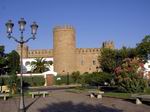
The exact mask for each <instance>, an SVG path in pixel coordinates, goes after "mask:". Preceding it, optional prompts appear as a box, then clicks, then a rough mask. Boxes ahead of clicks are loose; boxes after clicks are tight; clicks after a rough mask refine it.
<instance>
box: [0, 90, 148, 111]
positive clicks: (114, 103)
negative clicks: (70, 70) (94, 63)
mask: <svg viewBox="0 0 150 112" xmlns="http://www.w3.org/2000/svg"><path fill="white" fill-rule="evenodd" d="M18 102H19V99H18V98H11V99H8V100H7V101H3V100H2V99H0V112H17V109H18ZM25 104H26V109H27V112H150V106H148V105H143V104H142V105H136V104H134V103H131V102H128V101H124V100H121V99H113V98H107V97H104V98H103V99H96V98H92V99H91V98H89V96H87V95H86V94H77V93H71V92H64V91H53V92H51V93H50V96H48V97H46V98H42V97H38V96H37V97H36V98H34V99H31V97H25Z"/></svg>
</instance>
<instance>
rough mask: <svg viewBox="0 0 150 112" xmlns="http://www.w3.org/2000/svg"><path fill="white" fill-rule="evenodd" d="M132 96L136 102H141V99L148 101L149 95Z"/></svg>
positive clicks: (149, 99)
mask: <svg viewBox="0 0 150 112" xmlns="http://www.w3.org/2000/svg"><path fill="white" fill-rule="evenodd" d="M131 97H132V98H135V99H136V104H138V105H139V104H142V101H150V95H137V94H133V95H131Z"/></svg>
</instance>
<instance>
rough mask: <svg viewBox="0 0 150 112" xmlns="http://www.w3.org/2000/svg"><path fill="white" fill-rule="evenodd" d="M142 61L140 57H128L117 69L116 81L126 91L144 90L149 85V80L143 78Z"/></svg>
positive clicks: (136, 91)
mask: <svg viewBox="0 0 150 112" xmlns="http://www.w3.org/2000/svg"><path fill="white" fill-rule="evenodd" d="M142 65H143V64H142V62H141V60H140V59H138V58H134V59H130V58H127V59H125V60H124V62H123V63H122V64H121V65H120V66H119V67H117V68H116V69H115V83H116V85H117V86H119V87H120V88H121V89H122V90H123V91H124V92H130V93H138V92H143V91H144V89H145V88H146V87H147V81H146V80H145V79H143V71H142V69H141V70H140V71H139V70H138V69H139V68H140V67H141V68H142V67H143V66H142Z"/></svg>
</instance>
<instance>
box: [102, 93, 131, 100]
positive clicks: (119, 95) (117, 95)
mask: <svg viewBox="0 0 150 112" xmlns="http://www.w3.org/2000/svg"><path fill="white" fill-rule="evenodd" d="M103 96H106V97H113V98H121V99H129V98H130V97H131V93H118V92H107V93H104V95H103Z"/></svg>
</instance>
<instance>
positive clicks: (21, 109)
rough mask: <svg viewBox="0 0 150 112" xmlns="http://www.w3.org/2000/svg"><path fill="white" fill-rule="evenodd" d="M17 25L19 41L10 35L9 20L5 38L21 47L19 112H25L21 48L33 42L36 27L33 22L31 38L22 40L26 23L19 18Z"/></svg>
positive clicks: (10, 22)
mask: <svg viewBox="0 0 150 112" xmlns="http://www.w3.org/2000/svg"><path fill="white" fill-rule="evenodd" d="M18 24H19V30H20V32H21V36H20V39H17V38H15V37H14V36H12V35H11V34H12V30H13V26H14V24H13V23H12V21H11V20H9V21H8V22H7V23H6V27H7V34H8V35H7V37H8V38H9V39H11V38H12V39H13V40H14V41H15V42H17V43H19V44H20V47H21V52H20V66H21V67H20V68H21V70H20V106H19V112H26V110H25V104H24V92H23V75H22V74H23V68H22V65H23V64H22V48H23V44H24V43H27V42H28V41H29V40H30V39H33V40H34V39H35V35H36V32H37V28H38V25H37V24H36V22H33V24H32V25H31V34H32V36H31V37H30V38H28V39H26V40H24V36H23V32H24V30H25V25H26V21H25V20H24V18H21V19H20V21H18Z"/></svg>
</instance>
